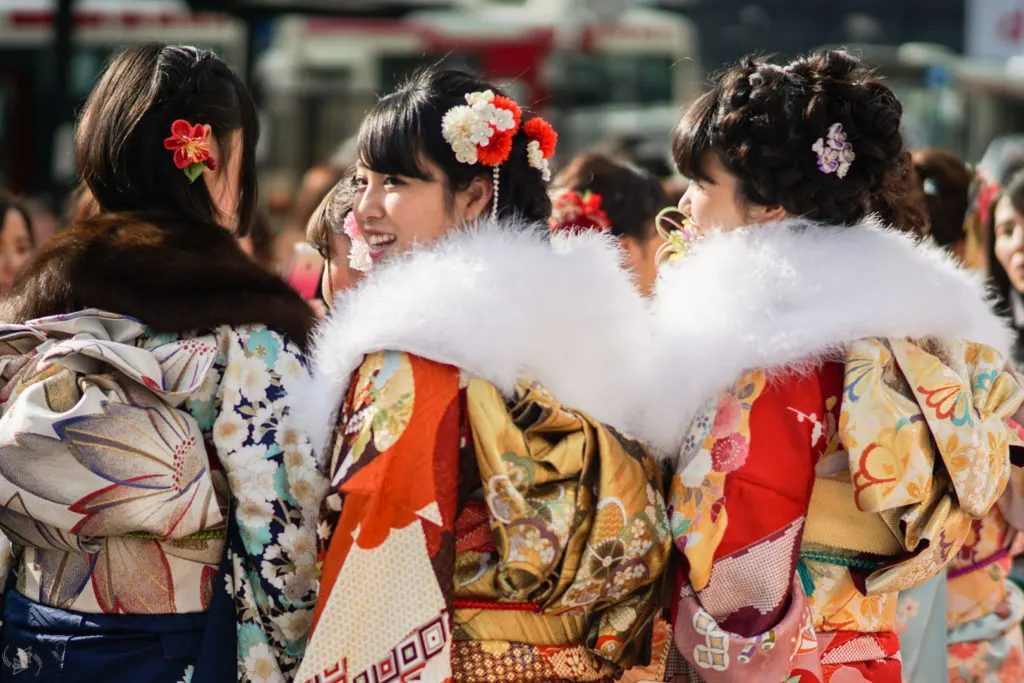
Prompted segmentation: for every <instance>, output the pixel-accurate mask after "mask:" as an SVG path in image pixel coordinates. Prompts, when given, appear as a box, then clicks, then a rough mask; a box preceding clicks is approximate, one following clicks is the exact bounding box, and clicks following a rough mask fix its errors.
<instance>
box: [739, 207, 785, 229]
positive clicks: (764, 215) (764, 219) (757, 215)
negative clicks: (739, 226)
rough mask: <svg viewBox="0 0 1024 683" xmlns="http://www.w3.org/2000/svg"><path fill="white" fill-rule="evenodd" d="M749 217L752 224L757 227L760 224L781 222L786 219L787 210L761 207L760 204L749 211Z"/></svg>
mask: <svg viewBox="0 0 1024 683" xmlns="http://www.w3.org/2000/svg"><path fill="white" fill-rule="evenodd" d="M748 212H749V216H748V218H749V219H750V222H751V224H754V225H757V224H759V223H773V222H775V221H781V220H782V219H783V218H785V217H786V210H785V209H784V208H782V207H781V206H761V205H759V204H753V205H752V206H751V207H750V208H749V209H748Z"/></svg>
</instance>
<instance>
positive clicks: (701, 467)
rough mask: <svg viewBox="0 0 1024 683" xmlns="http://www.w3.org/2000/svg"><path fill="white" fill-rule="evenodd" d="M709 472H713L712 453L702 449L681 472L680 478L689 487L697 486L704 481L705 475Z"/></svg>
mask: <svg viewBox="0 0 1024 683" xmlns="http://www.w3.org/2000/svg"><path fill="white" fill-rule="evenodd" d="M709 472H711V454H710V453H708V452H707V451H706V450H701V452H700V453H698V454H697V455H696V457H694V459H693V460H691V461H690V462H689V464H688V465H686V467H684V468H683V471H682V472H680V473H679V479H680V480H681V481H682V482H683V485H684V486H686V487H687V488H697V487H698V486H700V485H701V484H702V483H703V482H704V477H706V476H708V473H709Z"/></svg>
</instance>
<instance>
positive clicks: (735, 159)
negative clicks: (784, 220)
mask: <svg viewBox="0 0 1024 683" xmlns="http://www.w3.org/2000/svg"><path fill="white" fill-rule="evenodd" d="M902 114H903V107H902V105H901V104H900V102H899V100H898V99H897V98H896V95H895V94H894V93H893V91H892V89H891V88H889V86H887V85H886V84H885V83H883V82H882V81H881V80H880V79H878V78H877V77H875V76H874V74H873V73H872V72H871V71H870V70H869V69H868V68H867V67H865V66H864V65H863V64H862V63H861V61H860V60H858V59H857V58H855V57H853V56H851V55H850V54H848V53H846V52H843V51H838V50H825V51H821V52H818V53H815V54H813V55H811V56H809V57H805V58H802V59H798V60H796V61H794V62H791V63H790V64H789V65H787V66H785V67H779V66H776V65H773V64H769V63H766V62H763V61H759V60H757V59H753V58H748V59H746V60H744V61H743V62H742V63H741V64H739V65H738V66H735V67H733V68H731V69H728V70H727V71H725V72H724V73H723V74H722V75H721V76H720V77H719V78H718V79H717V82H716V83H715V85H714V87H713V88H712V89H711V90H710V91H709V92H707V93H705V94H704V95H702V96H701V97H700V98H699V99H698V100H697V101H696V102H695V103H694V104H693V106H692V107H690V109H689V111H687V113H686V115H685V116H684V117H683V119H682V121H680V123H679V125H678V126H677V128H676V131H675V133H674V134H673V139H672V153H673V157H674V159H675V162H676V166H677V167H678V169H679V171H680V172H681V173H682V174H683V175H684V176H686V177H687V178H691V179H698V180H702V181H704V182H710V178H709V177H708V175H707V171H706V166H705V164H706V163H707V155H708V153H709V152H711V153H714V154H715V155H717V157H718V159H719V160H720V161H721V162H722V164H723V165H724V166H725V168H726V170H728V171H729V173H731V174H732V175H734V176H736V178H737V179H738V184H739V194H740V199H742V200H743V201H745V202H748V203H753V204H759V205H762V206H781V207H782V208H783V209H785V211H786V212H787V213H788V214H790V215H793V216H802V217H805V218H810V219H813V220H819V221H822V222H827V223H835V224H841V225H851V224H854V223H857V222H859V221H860V220H862V219H863V218H864V217H865V216H866V215H867V214H870V213H877V214H879V215H880V216H881V218H882V219H883V220H885V221H887V222H888V223H890V224H892V225H894V226H897V227H900V228H902V229H904V230H909V231H914V232H921V231H923V229H924V226H925V225H926V217H925V216H924V212H923V209H922V207H921V206H920V203H916V202H908V201H906V199H905V198H906V197H907V196H908V191H909V190H910V189H911V188H912V184H913V180H912V179H911V177H910V153H909V152H908V151H907V149H906V148H905V147H904V144H903V137H902V135H901V134H900V119H901V116H902ZM835 123H840V124H842V127H843V130H844V132H845V133H846V135H847V138H848V141H849V143H850V145H851V146H852V148H853V151H854V153H855V154H856V159H855V160H854V161H853V163H852V165H851V166H850V168H849V171H848V173H847V174H846V176H845V177H843V178H840V177H839V176H838V175H837V174H836V173H832V174H826V173H823V172H822V171H820V170H819V169H818V165H817V160H818V158H817V155H816V154H815V152H814V151H813V150H812V149H811V147H812V145H814V143H815V141H816V140H818V139H819V138H825V137H826V136H827V134H828V130H829V128H830V127H831V126H832V125H833V124H835Z"/></svg>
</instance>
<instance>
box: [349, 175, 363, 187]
mask: <svg viewBox="0 0 1024 683" xmlns="http://www.w3.org/2000/svg"><path fill="white" fill-rule="evenodd" d="M352 186H353V187H357V188H364V187H366V178H364V177H363V176H356V177H355V178H353V179H352Z"/></svg>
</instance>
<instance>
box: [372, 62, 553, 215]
mask: <svg viewBox="0 0 1024 683" xmlns="http://www.w3.org/2000/svg"><path fill="white" fill-rule="evenodd" d="M485 90H490V91H492V92H493V93H495V94H496V95H504V93H503V92H502V90H501V89H500V88H498V87H496V86H494V85H493V84H491V83H488V82H486V81H483V80H481V79H479V78H477V77H476V76H473V75H471V74H468V73H465V72H462V71H454V70H447V69H426V70H423V71H421V72H419V73H417V74H416V75H414V76H413V77H412V79H411V80H409V81H408V82H407V83H405V84H404V85H402V86H401V87H400V88H399V89H398V90H396V91H395V92H393V93H391V94H390V95H388V96H386V97H384V98H382V99H381V100H380V101H379V102H378V103H377V105H376V106H375V107H374V108H373V109H371V110H370V112H369V114H367V116H366V118H365V119H364V120H363V124H362V126H361V127H360V129H359V143H358V147H359V160H360V162H361V163H362V164H363V165H365V166H366V167H367V168H369V169H370V170H371V171H374V172H376V173H385V174H389V175H401V176H405V177H407V178H418V179H420V180H435V179H433V178H430V176H429V174H428V173H427V170H426V169H425V168H424V167H423V164H422V160H424V159H426V160H429V161H430V162H432V163H434V164H436V165H437V166H438V167H440V168H441V170H442V172H443V173H444V176H445V177H444V181H445V188H446V190H447V191H448V192H449V193H450V194H454V193H455V192H461V191H462V190H465V189H466V188H467V187H469V185H470V183H472V182H473V180H474V179H475V178H478V177H487V178H489V177H490V176H491V167H489V166H485V165H483V164H465V163H462V162H460V161H458V160H457V159H456V158H455V152H454V151H453V150H452V148H451V146H450V145H449V144H448V143H447V142H446V141H445V139H444V138H443V137H442V135H441V121H442V119H443V118H444V115H445V114H446V113H448V111H450V110H451V109H452V107H455V106H458V105H463V104H466V99H465V96H466V95H467V94H469V93H472V92H482V91H485ZM523 118H524V123H525V121H526V120H528V119H529V115H528V114H526V113H525V112H524V117H523ZM528 144H529V139H528V137H527V135H526V133H524V132H523V130H522V128H520V130H519V132H517V133H516V136H515V138H514V139H513V141H512V151H511V153H510V154H509V158H508V160H507V161H506V162H505V163H504V164H502V165H501V175H500V180H499V185H498V187H497V188H496V190H497V194H498V197H499V202H498V217H499V218H502V217H508V216H518V217H520V218H523V219H526V220H528V221H531V222H543V221H547V219H548V218H549V217H550V216H551V200H550V198H549V197H548V194H547V183H546V182H545V181H544V179H543V178H542V177H541V172H540V171H538V170H537V169H535V168H533V167H531V166H530V165H529V162H528V157H527V152H526V147H527V145H528Z"/></svg>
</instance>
